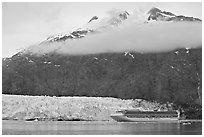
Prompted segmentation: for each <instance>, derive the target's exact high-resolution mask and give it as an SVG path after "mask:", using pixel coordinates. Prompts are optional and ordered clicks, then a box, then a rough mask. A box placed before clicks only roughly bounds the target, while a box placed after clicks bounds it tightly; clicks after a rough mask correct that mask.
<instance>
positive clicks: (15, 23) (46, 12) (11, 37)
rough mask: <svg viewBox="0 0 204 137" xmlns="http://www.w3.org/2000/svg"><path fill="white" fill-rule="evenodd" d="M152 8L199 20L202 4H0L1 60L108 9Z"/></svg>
mask: <svg viewBox="0 0 204 137" xmlns="http://www.w3.org/2000/svg"><path fill="white" fill-rule="evenodd" d="M152 7H158V8H160V9H161V10H165V11H170V12H172V13H174V14H176V15H185V16H193V17H197V18H201V19H202V3H199V2H196V3H189V2H188V3H187V2H186V3H184V2H180V3H178V2H173V3H167V2H164V3H156V2H149V3H147V2H145V3H139V2H126V3H124V2H123V3H121V2H119V3H116V2H114V3H113V2H111V3H110V2H108V3H107V2H103V3H101V2H96V3H92V2H85V3H82V2H81V3H80V2H78V3H73V2H67V3H53V2H52V3H48V2H46V3H31V2H29V3H23V2H21V3H20V2H18V3H12V2H9V3H6V2H3V4H2V57H9V56H12V55H13V54H15V53H16V52H18V51H20V50H21V49H23V48H26V47H28V46H30V45H32V44H35V43H39V42H41V41H43V40H45V39H46V38H47V37H49V36H50V35H54V34H58V33H66V32H70V31H72V30H75V29H77V28H80V27H81V26H83V25H84V24H86V23H87V22H88V21H89V20H90V19H91V18H92V16H95V15H96V16H98V17H101V16H105V15H106V13H107V11H109V10H111V9H125V10H127V11H128V12H130V13H131V12H133V11H134V10H136V9H138V8H139V9H143V10H146V11H148V10H149V9H151V8H152Z"/></svg>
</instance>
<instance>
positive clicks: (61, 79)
mask: <svg viewBox="0 0 204 137" xmlns="http://www.w3.org/2000/svg"><path fill="white" fill-rule="evenodd" d="M148 14H149V17H148V19H146V20H156V21H172V20H173V21H181V20H178V19H176V18H179V16H176V15H174V14H172V13H170V12H165V11H161V10H159V9H157V8H153V9H151V10H150V11H149V12H148ZM129 16H130V14H129V13H128V12H127V11H122V12H118V13H117V14H114V16H113V17H112V18H109V19H108V20H107V22H106V24H105V25H104V24H103V25H99V26H97V27H95V28H94V29H93V28H85V29H77V30H75V31H73V32H71V33H68V34H63V35H55V36H51V37H48V38H47V39H46V40H45V41H43V42H42V43H46V44H48V45H49V43H60V42H64V41H68V40H77V39H82V38H84V37H86V35H89V34H94V33H100V32H99V30H100V29H101V28H103V29H104V27H105V29H110V28H111V27H118V26H119V25H120V24H122V23H123V22H124V21H125V20H127V19H128V17H129ZM167 18H168V19H167ZM182 18H183V21H184V20H185V21H197V19H196V18H192V20H190V18H189V17H184V16H182ZM99 19H100V18H99V17H97V16H94V17H92V18H91V19H90V20H89V21H88V24H91V23H92V24H94V23H98V21H99ZM194 19H195V20H194ZM92 24H91V25H92ZM103 29H102V30H103ZM42 43H41V44H42ZM110 46H111V45H110ZM201 83H202V48H201V47H200V48H177V49H173V50H170V51H166V52H158V53H140V52H134V51H126V52H115V53H110V52H109V53H100V54H85V55H66V54H58V53H56V52H55V51H53V52H50V53H45V54H43V55H40V56H39V55H35V54H32V53H31V52H24V51H21V52H19V53H17V54H15V55H13V56H12V57H11V58H3V59H2V93H3V94H17V95H49V96H103V97H107V96H109V97H117V98H125V99H130V98H131V99H136V98H141V99H146V100H150V101H157V102H163V103H167V102H172V103H174V104H175V106H176V107H177V108H178V107H182V108H187V109H189V110H192V109H193V111H194V112H195V111H197V110H200V108H201V107H202V105H201V99H202V84H201ZM191 115H192V114H191ZM196 115H197V113H196ZM196 117H197V116H196ZM199 117H200V111H199ZM190 118H194V117H190Z"/></svg>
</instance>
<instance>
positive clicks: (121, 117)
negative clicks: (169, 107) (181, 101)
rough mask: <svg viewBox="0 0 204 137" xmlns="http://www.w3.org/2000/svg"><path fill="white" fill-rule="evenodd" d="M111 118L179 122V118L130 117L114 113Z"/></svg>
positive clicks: (126, 120)
mask: <svg viewBox="0 0 204 137" xmlns="http://www.w3.org/2000/svg"><path fill="white" fill-rule="evenodd" d="M111 118H112V119H114V120H115V121H117V122H171V123H172V122H175V123H176V122H179V120H178V118H132V117H131V118H130V117H127V116H125V115H122V114H113V115H111Z"/></svg>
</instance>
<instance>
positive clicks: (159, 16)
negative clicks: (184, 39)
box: [148, 7, 201, 21]
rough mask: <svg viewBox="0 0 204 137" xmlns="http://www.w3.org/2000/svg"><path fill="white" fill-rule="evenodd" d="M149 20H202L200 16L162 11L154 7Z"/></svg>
mask: <svg viewBox="0 0 204 137" xmlns="http://www.w3.org/2000/svg"><path fill="white" fill-rule="evenodd" d="M148 14H149V17H148V20H156V21H201V20H200V19H198V18H194V17H186V16H183V15H179V16H177V15H175V14H173V13H171V12H166V11H161V10H160V9H158V8H155V7H154V8H152V9H151V10H150V11H149V12H148Z"/></svg>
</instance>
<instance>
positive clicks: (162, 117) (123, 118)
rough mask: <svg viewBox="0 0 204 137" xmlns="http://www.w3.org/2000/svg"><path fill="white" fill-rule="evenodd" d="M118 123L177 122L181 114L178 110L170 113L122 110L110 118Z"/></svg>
mask: <svg viewBox="0 0 204 137" xmlns="http://www.w3.org/2000/svg"><path fill="white" fill-rule="evenodd" d="M110 117H111V118H113V119H114V120H116V121H118V122H177V121H179V119H180V113H179V111H177V110H170V111H141V110H120V111H116V114H112V115H111V116H110Z"/></svg>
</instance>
